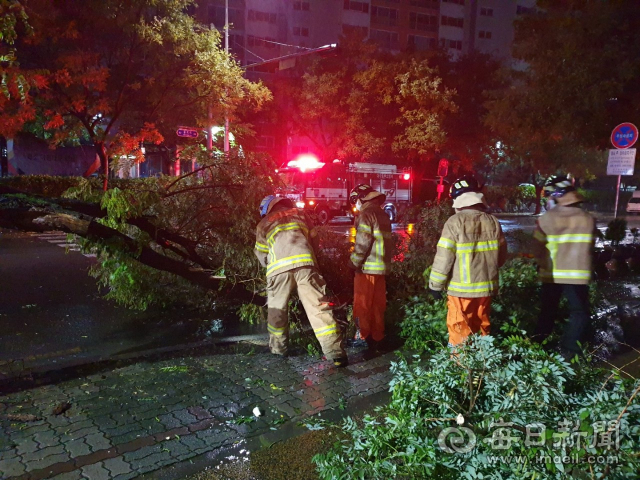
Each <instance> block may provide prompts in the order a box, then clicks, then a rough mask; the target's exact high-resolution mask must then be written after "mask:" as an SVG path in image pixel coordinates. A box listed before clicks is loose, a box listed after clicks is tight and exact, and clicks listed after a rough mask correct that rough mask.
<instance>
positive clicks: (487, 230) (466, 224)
mask: <svg viewBox="0 0 640 480" xmlns="http://www.w3.org/2000/svg"><path fill="white" fill-rule="evenodd" d="M506 258H507V242H506V240H505V238H504V234H503V233H502V228H501V227H500V223H499V222H498V219H497V218H495V217H494V216H493V215H490V214H488V213H485V212H483V211H480V210H475V209H469V210H461V211H459V212H458V213H456V214H455V215H453V216H452V217H451V218H449V220H447V223H445V224H444V228H443V229H442V236H441V237H440V240H439V241H438V245H437V252H436V256H435V258H434V260H433V265H432V267H431V275H430V277H429V288H430V289H432V290H437V291H440V290H443V289H444V288H445V287H446V284H447V280H449V279H450V281H449V287H448V289H447V293H448V294H449V295H451V296H453V297H466V298H476V297H488V296H491V295H494V294H495V293H497V290H498V287H499V273H498V270H499V268H500V267H501V266H502V265H503V264H504V262H505V260H506Z"/></svg>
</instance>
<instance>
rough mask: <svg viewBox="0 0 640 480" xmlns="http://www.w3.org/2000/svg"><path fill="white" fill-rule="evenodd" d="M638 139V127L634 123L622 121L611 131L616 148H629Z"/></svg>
mask: <svg viewBox="0 0 640 480" xmlns="http://www.w3.org/2000/svg"><path fill="white" fill-rule="evenodd" d="M637 140H638V128H637V127H636V126H635V125H634V124H633V123H621V124H620V125H618V126H617V127H616V128H614V129H613V132H611V143H612V144H613V146H614V147H616V148H629V147H632V146H633V144H634V143H636V141H637Z"/></svg>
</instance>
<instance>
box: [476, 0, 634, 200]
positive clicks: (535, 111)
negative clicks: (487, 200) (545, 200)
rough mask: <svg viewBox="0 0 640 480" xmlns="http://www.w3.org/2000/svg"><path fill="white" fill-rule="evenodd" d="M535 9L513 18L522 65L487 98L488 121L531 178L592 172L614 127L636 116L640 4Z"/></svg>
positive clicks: (572, 0) (578, 1)
mask: <svg viewBox="0 0 640 480" xmlns="http://www.w3.org/2000/svg"><path fill="white" fill-rule="evenodd" d="M538 7H539V8H540V11H539V12H537V13H532V14H529V15H524V16H522V17H521V18H520V19H519V20H517V21H516V38H515V43H514V49H513V54H514V56H515V58H516V59H518V60H520V62H521V63H520V64H519V68H517V69H514V70H513V71H512V75H511V84H510V85H509V86H508V87H507V88H505V89H502V90H499V91H497V92H496V93H495V95H494V97H493V99H492V100H491V101H490V114H489V116H488V119H487V122H488V125H490V126H491V127H492V128H493V129H494V131H495V132H496V134H497V135H498V136H499V138H501V140H502V141H503V143H505V144H506V145H508V148H509V150H510V151H511V152H512V155H511V156H510V157H509V158H515V161H516V162H517V163H518V164H519V165H524V166H526V169H525V170H526V171H527V172H528V175H530V176H534V177H535V176H538V177H545V176H546V175H548V174H550V173H553V172H554V171H555V170H557V169H563V170H568V171H571V172H573V173H576V174H578V175H585V174H590V173H594V172H597V171H598V168H600V167H601V165H602V162H601V159H602V158H603V156H602V155H600V154H598V153H597V152H598V150H603V149H605V148H607V146H608V140H609V135H610V133H611V130H612V129H613V127H615V125H617V124H618V123H621V122H624V121H630V122H634V121H636V122H637V121H639V120H640V114H639V113H638V109H637V107H636V106H637V104H638V102H640V83H639V82H638V78H639V77H640V4H639V3H638V2H636V1H634V0H620V1H616V2H591V1H588V0H567V1H562V2H557V1H552V0H539V2H538ZM594 160H595V161H594ZM598 160H600V162H598ZM523 180H524V179H523ZM537 187H539V188H538V191H540V185H537ZM538 211H539V207H538Z"/></svg>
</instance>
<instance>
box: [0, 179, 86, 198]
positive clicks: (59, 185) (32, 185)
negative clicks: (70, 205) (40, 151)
mask: <svg viewBox="0 0 640 480" xmlns="http://www.w3.org/2000/svg"><path fill="white" fill-rule="evenodd" d="M81 180H82V178H81V177H54V176H51V175H20V176H17V177H5V178H2V179H0V184H1V185H5V186H7V187H11V188H15V189H16V190H20V191H22V192H25V193H31V194H35V195H43V196H45V197H52V198H58V197H61V196H62V194H63V193H64V192H65V191H66V190H68V189H69V188H71V187H76V186H77V185H78V184H79V182H80V181H81Z"/></svg>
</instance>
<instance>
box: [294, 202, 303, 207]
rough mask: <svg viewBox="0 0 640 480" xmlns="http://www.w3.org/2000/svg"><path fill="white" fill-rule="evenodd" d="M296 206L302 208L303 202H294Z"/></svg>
mask: <svg viewBox="0 0 640 480" xmlns="http://www.w3.org/2000/svg"><path fill="white" fill-rule="evenodd" d="M296 207H297V208H304V202H296Z"/></svg>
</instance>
